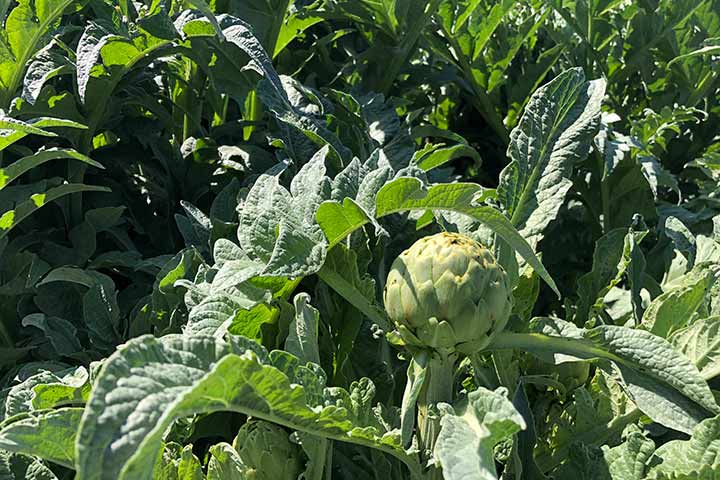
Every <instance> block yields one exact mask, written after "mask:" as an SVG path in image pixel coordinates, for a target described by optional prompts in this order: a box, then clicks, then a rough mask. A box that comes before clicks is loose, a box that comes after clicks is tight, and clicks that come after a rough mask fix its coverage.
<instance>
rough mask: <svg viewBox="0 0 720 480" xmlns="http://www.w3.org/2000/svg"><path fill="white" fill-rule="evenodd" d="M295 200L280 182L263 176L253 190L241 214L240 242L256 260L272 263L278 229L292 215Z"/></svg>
mask: <svg viewBox="0 0 720 480" xmlns="http://www.w3.org/2000/svg"><path fill="white" fill-rule="evenodd" d="M291 204H292V196H291V195H290V192H288V191H287V190H286V189H285V187H283V186H282V185H280V182H279V181H278V178H277V177H276V176H271V175H265V174H264V175H260V177H258V179H257V180H256V181H255V184H254V185H253V186H252V188H251V189H250V192H249V193H248V196H247V198H246V199H245V202H244V203H243V205H242V210H241V211H240V226H239V227H238V239H239V240H240V246H241V247H242V249H243V250H244V251H245V252H246V253H247V254H248V255H249V256H250V257H251V258H253V259H257V260H260V261H262V262H267V261H269V260H270V256H271V255H272V252H273V249H274V248H275V241H276V238H277V225H278V223H279V220H280V219H281V218H283V217H284V216H285V215H286V214H287V213H288V212H289V211H290V206H291Z"/></svg>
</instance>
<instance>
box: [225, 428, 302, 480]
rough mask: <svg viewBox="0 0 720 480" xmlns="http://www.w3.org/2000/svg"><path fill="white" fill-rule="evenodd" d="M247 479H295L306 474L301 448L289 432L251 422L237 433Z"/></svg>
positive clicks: (235, 442) (239, 452)
mask: <svg viewBox="0 0 720 480" xmlns="http://www.w3.org/2000/svg"><path fill="white" fill-rule="evenodd" d="M233 446H234V447H235V450H237V452H238V454H239V455H240V459H241V460H242V462H243V464H244V465H245V466H246V467H248V470H247V471H246V472H245V473H246V475H247V477H248V478H252V479H256V480H296V479H297V478H298V476H299V475H300V474H301V473H302V472H303V465H304V462H303V460H302V453H301V452H300V447H299V446H298V445H296V444H294V443H292V442H291V441H290V439H289V437H288V433H287V432H286V431H285V430H284V429H283V428H282V427H279V426H277V425H275V424H273V423H270V422H265V421H263V420H250V421H248V422H247V423H245V424H244V425H243V426H242V427H241V428H240V430H239V431H238V434H237V436H236V437H235V441H234V442H233Z"/></svg>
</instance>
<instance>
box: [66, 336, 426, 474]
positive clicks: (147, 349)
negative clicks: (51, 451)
mask: <svg viewBox="0 0 720 480" xmlns="http://www.w3.org/2000/svg"><path fill="white" fill-rule="evenodd" d="M278 353H280V354H281V355H280V356H279V357H277V359H278V361H280V362H281V363H279V364H275V362H274V361H273V360H272V358H274V357H273V356H269V355H268V354H267V352H266V351H265V350H264V349H263V348H262V347H260V346H259V345H257V344H254V343H253V342H250V341H249V340H245V339H242V338H241V337H233V338H232V339H230V341H229V342H224V341H222V340H218V339H215V338H213V337H207V336H194V337H187V336H177V335H169V336H165V337H163V338H161V339H158V338H154V337H151V336H144V337H139V338H136V339H134V340H131V341H130V342H128V343H127V344H125V345H124V346H122V347H120V348H119V349H118V351H117V352H115V353H114V354H113V355H111V356H110V358H109V359H108V360H107V361H106V362H105V364H104V366H103V369H102V371H101V372H100V374H99V376H98V378H97V380H96V383H95V386H94V389H93V394H92V397H91V398H90V401H89V402H88V405H87V407H86V413H85V415H84V417H83V420H82V423H81V426H80V431H79V433H78V447H77V452H78V458H77V461H76V468H77V473H78V478H79V479H81V480H92V479H113V480H115V479H119V480H122V479H133V480H143V479H151V478H152V472H153V465H154V462H155V458H156V457H157V455H158V454H159V452H160V448H161V446H162V436H163V434H164V432H165V430H166V429H167V427H168V426H169V425H170V424H171V423H172V422H173V421H174V420H175V419H177V418H179V417H184V416H187V415H189V414H192V413H193V412H197V413H200V412H206V413H207V412H212V411H220V410H225V411H237V412H241V413H244V414H247V415H252V416H253V417H256V418H260V419H264V420H268V421H271V422H275V423H278V424H281V425H285V426H287V427H289V428H292V429H294V430H299V431H304V432H307V433H311V434H313V435H317V436H321V437H325V438H333V439H335V440H342V441H348V442H352V443H358V444H361V445H367V446H372V447H374V448H379V449H381V450H383V451H386V452H388V453H391V454H393V455H395V456H398V458H401V459H402V460H403V461H406V462H407V463H408V464H409V466H411V467H414V466H415V465H416V464H415V463H414V461H413V460H412V459H411V458H410V457H408V456H407V455H406V454H405V452H404V451H403V450H402V448H401V447H400V445H399V434H398V433H396V432H395V431H392V432H388V433H385V432H381V431H379V430H378V428H377V427H373V426H363V424H362V423H360V422H358V421H357V420H356V419H354V418H353V415H352V414H351V412H350V411H349V410H348V409H347V408H345V407H341V406H338V405H336V404H335V402H334V401H333V400H332V399H331V398H330V397H327V399H326V401H325V402H324V406H321V405H317V404H309V403H308V399H309V397H308V396H307V395H308V393H309V391H307V390H306V388H305V387H303V385H301V384H298V383H297V382H301V383H302V384H304V385H312V384H314V382H316V381H317V377H313V376H308V375H309V371H308V373H304V374H302V375H303V376H305V377H306V378H307V379H306V380H302V379H301V378H302V377H298V376H296V375H293V377H294V378H293V380H292V381H291V378H289V377H288V376H287V375H286V374H285V373H284V371H288V370H287V369H288V368H289V367H290V364H288V363H287V361H289V360H291V359H292V358H294V357H291V356H289V354H287V353H284V352H278ZM293 362H297V359H295V360H293ZM293 368H294V369H295V370H297V369H298V368H300V369H302V368H305V367H301V366H300V365H299V363H298V364H297V366H296V367H293ZM298 373H300V372H299V371H298ZM308 382H310V383H308ZM340 390H341V389H338V391H337V393H335V395H334V397H333V398H338V399H340V398H348V399H349V398H350V397H349V394H348V393H347V392H345V394H344V395H339V396H338V393H340ZM317 393H319V394H321V395H325V394H323V393H322V392H321V391H318V392H317Z"/></svg>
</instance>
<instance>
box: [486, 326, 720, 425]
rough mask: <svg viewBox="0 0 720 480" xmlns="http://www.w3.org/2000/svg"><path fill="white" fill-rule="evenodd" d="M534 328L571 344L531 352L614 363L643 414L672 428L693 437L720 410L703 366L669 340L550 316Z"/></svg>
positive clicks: (530, 346)
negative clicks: (581, 325) (583, 326)
mask: <svg viewBox="0 0 720 480" xmlns="http://www.w3.org/2000/svg"><path fill="white" fill-rule="evenodd" d="M531 328H532V330H534V331H538V332H543V333H545V334H546V335H550V336H551V337H563V338H564V340H565V341H567V344H566V345H563V346H562V347H561V346H559V345H553V347H549V346H543V345H542V344H541V342H539V343H538V344H534V343H529V344H527V345H524V348H525V349H526V350H528V351H530V352H532V353H535V352H536V351H537V353H538V354H539V356H544V355H547V354H548V353H552V354H554V355H555V356H556V359H555V360H556V362H557V363H559V362H564V361H572V357H575V358H579V359H597V358H600V359H603V360H609V361H610V362H611V365H612V368H606V367H603V368H606V369H607V370H608V371H610V372H612V373H614V374H615V375H616V376H618V378H619V379H620V383H621V385H622V387H623V390H624V391H625V393H626V394H627V395H628V396H629V397H630V399H631V400H632V401H633V402H634V403H635V404H636V405H637V407H638V408H639V409H640V410H641V411H642V412H643V413H645V414H646V415H647V416H649V417H650V418H652V419H653V420H654V421H656V422H658V423H660V424H662V425H664V426H666V427H669V428H672V429H675V430H678V431H681V432H685V433H690V432H691V431H692V429H693V428H694V427H695V426H696V425H697V424H698V423H699V422H701V421H702V420H704V419H705V418H708V417H709V416H711V415H713V414H716V413H717V412H720V406H718V405H717V403H716V402H715V398H714V397H713V395H712V392H711V391H710V387H709V386H708V384H707V381H706V380H705V379H704V378H703V376H702V375H701V374H700V372H699V371H698V368H697V367H696V366H695V365H694V364H693V363H692V362H691V361H690V360H689V359H688V358H687V357H685V356H684V355H683V354H682V353H680V352H678V351H677V350H675V349H674V348H673V347H672V345H671V344H670V343H669V342H668V341H667V340H665V339H663V338H661V337H658V336H656V335H653V334H652V333H650V332H647V331H645V330H641V329H633V328H627V327H618V326H613V325H603V326H599V327H595V328H592V329H589V330H584V329H579V328H577V327H575V326H574V325H572V324H570V323H569V322H563V321H562V320H557V319H546V318H536V319H534V320H533V322H532V323H531ZM567 328H569V329H570V331H571V332H572V334H571V335H569V336H568V335H566V334H565V333H564V332H565V330H567ZM554 331H555V332H559V333H558V334H556V333H553V332H554ZM505 335H509V336H510V337H512V336H513V334H502V335H501V336H500V337H499V338H498V341H497V342H496V347H497V348H499V346H500V345H501V344H502V342H503V340H502V338H501V337H503V336H505ZM563 343H565V342H563ZM558 349H561V350H564V351H560V350H558ZM558 355H561V357H558ZM601 366H602V365H601Z"/></svg>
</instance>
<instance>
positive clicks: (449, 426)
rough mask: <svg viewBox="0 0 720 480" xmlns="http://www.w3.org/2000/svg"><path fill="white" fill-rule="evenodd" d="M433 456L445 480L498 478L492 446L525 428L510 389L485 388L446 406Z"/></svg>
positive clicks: (494, 479) (493, 479)
mask: <svg viewBox="0 0 720 480" xmlns="http://www.w3.org/2000/svg"><path fill="white" fill-rule="evenodd" d="M444 410H445V411H444V412H443V415H442V418H441V419H440V434H439V435H438V439H437V443H436V444H435V451H434V452H433V456H434V458H435V460H436V461H438V462H439V463H440V465H441V466H442V469H443V478H444V479H445V480H461V479H468V478H476V479H479V480H480V479H483V480H485V479H487V480H496V479H497V478H498V476H497V470H496V469H495V458H494V455H493V448H494V447H495V445H497V443H498V442H500V441H501V440H504V439H506V438H509V437H511V436H512V435H513V434H515V433H517V432H518V431H520V430H523V429H525V427H526V425H525V420H524V419H523V417H522V416H521V415H520V414H519V413H518V412H517V410H515V407H513V405H512V403H511V402H510V400H509V399H508V398H507V390H506V389H504V388H500V389H498V390H495V391H492V390H487V389H485V388H483V387H480V388H478V389H477V390H475V391H473V392H470V393H469V394H468V396H467V398H465V399H463V400H461V401H460V402H458V403H457V404H456V405H454V406H452V407H450V406H449V405H447V406H446V407H445V409H444Z"/></svg>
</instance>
